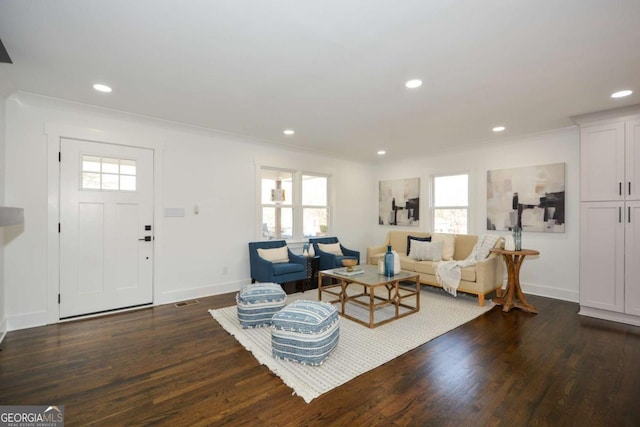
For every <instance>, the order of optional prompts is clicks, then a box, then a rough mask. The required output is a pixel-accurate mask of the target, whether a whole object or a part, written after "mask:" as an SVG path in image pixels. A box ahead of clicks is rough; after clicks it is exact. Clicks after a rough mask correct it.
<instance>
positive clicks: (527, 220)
mask: <svg viewBox="0 0 640 427" xmlns="http://www.w3.org/2000/svg"><path fill="white" fill-rule="evenodd" d="M564 191H565V164H564V163H554V164H549V165H539V166H528V167H521V168H512V169H498V170H491V171H487V230H511V229H512V228H513V227H514V226H515V225H520V226H521V227H522V231H541V232H549V233H564V230H565V211H564V208H565V202H564V200H565V194H564Z"/></svg>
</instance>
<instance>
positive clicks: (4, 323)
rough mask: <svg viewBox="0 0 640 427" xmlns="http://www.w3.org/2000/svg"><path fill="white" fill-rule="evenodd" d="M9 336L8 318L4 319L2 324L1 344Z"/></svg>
mask: <svg viewBox="0 0 640 427" xmlns="http://www.w3.org/2000/svg"><path fill="white" fill-rule="evenodd" d="M6 335H7V318H6V317H5V318H3V319H2V321H1V322H0V344H2V341H3V340H4V337H5V336H6Z"/></svg>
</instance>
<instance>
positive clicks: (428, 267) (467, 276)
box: [414, 261, 476, 282]
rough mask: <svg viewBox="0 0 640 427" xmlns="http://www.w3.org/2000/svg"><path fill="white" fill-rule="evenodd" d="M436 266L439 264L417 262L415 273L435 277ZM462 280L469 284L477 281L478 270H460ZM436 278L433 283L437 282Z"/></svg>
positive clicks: (469, 268) (472, 268)
mask: <svg viewBox="0 0 640 427" xmlns="http://www.w3.org/2000/svg"><path fill="white" fill-rule="evenodd" d="M436 264H438V263H437V262H433V261H417V262H416V263H415V266H414V271H415V272H416V273H421V274H430V275H432V276H435V274H436ZM460 276H461V277H460V280H464V281H467V282H475V281H476V268H475V266H472V267H464V268H462V269H460ZM435 281H436V279H435V277H434V278H433V282H435Z"/></svg>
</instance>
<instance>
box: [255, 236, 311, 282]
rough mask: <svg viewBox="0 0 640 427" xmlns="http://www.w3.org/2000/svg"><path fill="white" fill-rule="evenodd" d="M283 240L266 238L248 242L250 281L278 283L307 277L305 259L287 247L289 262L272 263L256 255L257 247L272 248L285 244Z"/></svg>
mask: <svg viewBox="0 0 640 427" xmlns="http://www.w3.org/2000/svg"><path fill="white" fill-rule="evenodd" d="M286 245H287V242H285V241H284V240H268V241H264V242H249V263H250V265H251V282H252V283H255V282H256V281H258V282H273V283H278V284H280V285H282V284H284V283H288V282H295V281H298V280H306V279H307V260H306V258H305V257H303V256H300V255H296V254H294V253H293V252H291V250H290V249H288V248H287V251H288V252H289V262H277V263H273V262H271V261H268V260H266V259H264V258H262V257H261V256H260V255H258V248H261V249H273V248H281V247H283V246H286Z"/></svg>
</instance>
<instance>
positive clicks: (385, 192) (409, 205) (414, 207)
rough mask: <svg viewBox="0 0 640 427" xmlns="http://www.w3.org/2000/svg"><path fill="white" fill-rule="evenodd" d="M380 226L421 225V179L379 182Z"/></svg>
mask: <svg viewBox="0 0 640 427" xmlns="http://www.w3.org/2000/svg"><path fill="white" fill-rule="evenodd" d="M378 187H379V193H378V194H379V195H378V201H379V204H378V224H380V225H395V226H409V227H418V226H419V225H420V178H408V179H395V180H390V181H380V182H379V185H378Z"/></svg>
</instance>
